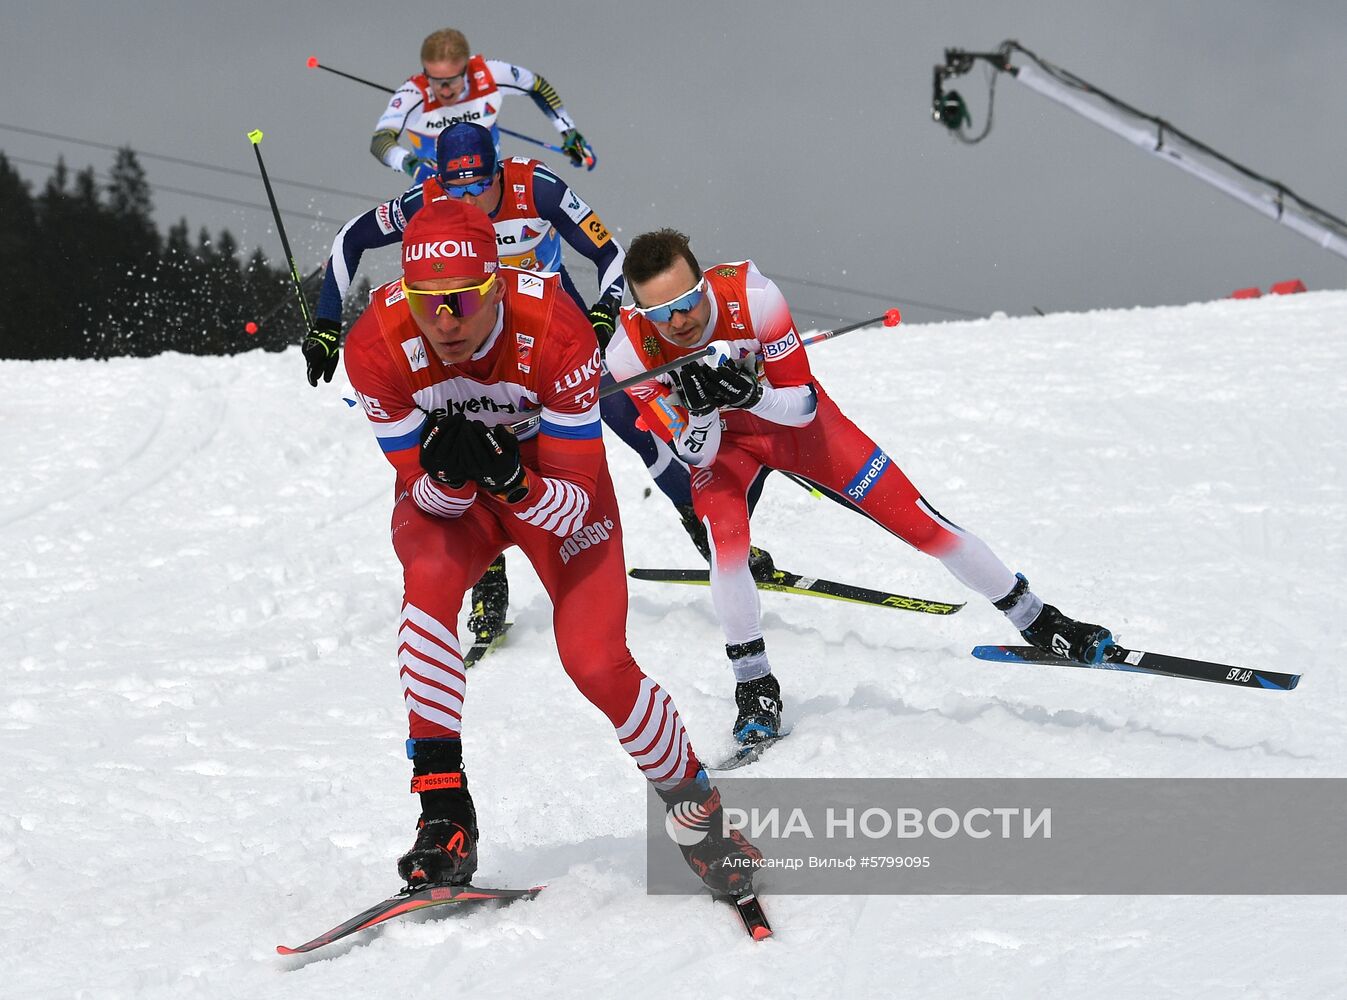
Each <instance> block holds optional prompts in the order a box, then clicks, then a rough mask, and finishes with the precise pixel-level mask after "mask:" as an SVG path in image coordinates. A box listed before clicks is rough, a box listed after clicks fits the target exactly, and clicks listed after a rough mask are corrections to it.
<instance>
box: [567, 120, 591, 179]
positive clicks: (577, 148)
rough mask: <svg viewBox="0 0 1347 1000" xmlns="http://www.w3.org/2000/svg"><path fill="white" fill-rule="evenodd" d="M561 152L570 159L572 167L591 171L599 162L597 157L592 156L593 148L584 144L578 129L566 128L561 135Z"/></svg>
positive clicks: (583, 138)
mask: <svg viewBox="0 0 1347 1000" xmlns="http://www.w3.org/2000/svg"><path fill="white" fill-rule="evenodd" d="M561 151H562V152H563V153H565V154H566V155H567V156H569V157H570V158H571V166H573V167H588V168H589V169H590V170H593V169H594V165H595V164H596V163H598V162H599V160H598V157H596V156H595V155H594V149H593V147H592V146H590V144H589V143H587V142H585V137H584V136H583V135H581V134H580V130H579V129H578V128H568V129H567V130H566V131H565V132H564V133H563V134H562V136H561Z"/></svg>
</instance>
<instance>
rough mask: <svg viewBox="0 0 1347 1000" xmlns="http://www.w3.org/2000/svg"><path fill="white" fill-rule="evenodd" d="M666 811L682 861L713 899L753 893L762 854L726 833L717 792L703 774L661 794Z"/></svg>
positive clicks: (735, 832) (733, 832)
mask: <svg viewBox="0 0 1347 1000" xmlns="http://www.w3.org/2000/svg"><path fill="white" fill-rule="evenodd" d="M660 798H662V799H663V800H664V805H665V808H666V809H667V810H668V813H669V815H668V818H667V820H666V821H665V828H666V829H667V830H668V832H669V836H670V837H672V838H673V840H674V841H675V842H676V843H677V844H678V848H679V850H681V851H682V852H683V860H684V861H686V862H687V864H688V867H689V868H691V869H692V871H693V874H695V875H696V876H697V877H698V878H699V879H701V880H702V883H703V884H704V885H705V886H706V887H707V888H708V889H710V890H711V892H712V893H714V894H715V895H716V896H731V897H739V896H742V895H744V894H746V893H750V892H752V891H753V873H754V872H755V871H756V870H757V866H758V864H759V863H760V862H761V861H762V852H761V851H759V850H758V849H757V848H756V847H754V846H753V845H752V844H750V843H749V842H748V839H747V838H746V837H745V836H744V835H743V834H742V833H740V832H739V831H738V830H730V831H726V830H725V814H724V811H723V810H722V809H721V805H720V789H718V788H713V787H711V780H710V779H709V778H708V777H707V776H706V772H705V771H698V772H697V776H696V777H695V778H693V779H692V780H691V781H689V782H688V783H687V784H686V785H684V786H683V787H682V788H680V789H678V790H677V791H673V792H660Z"/></svg>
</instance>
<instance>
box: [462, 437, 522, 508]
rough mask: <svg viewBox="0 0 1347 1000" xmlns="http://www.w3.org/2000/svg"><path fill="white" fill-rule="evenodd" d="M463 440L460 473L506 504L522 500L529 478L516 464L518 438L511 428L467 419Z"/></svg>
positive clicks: (517, 462)
mask: <svg viewBox="0 0 1347 1000" xmlns="http://www.w3.org/2000/svg"><path fill="white" fill-rule="evenodd" d="M462 437H463V445H462V448H463V464H462V470H463V473H464V474H465V475H466V476H467V477H468V478H469V479H475V480H477V482H478V483H480V484H481V485H482V486H484V487H485V488H486V489H487V490H488V491H489V492H491V493H495V494H496V495H497V496H500V497H503V498H504V499H505V501H506V502H507V503H518V502H519V501H520V500H523V499H524V495H525V494H527V493H528V485H527V479H528V476H527V474H526V473H525V472H524V466H523V464H522V463H521V462H520V461H519V439H518V438H516V437H515V436H514V435H513V434H512V433H510V429H509V428H508V427H490V428H488V427H487V426H486V425H485V424H483V423H480V422H479V421H476V420H469V421H467V422H466V426H465V428H464V431H463V435H462Z"/></svg>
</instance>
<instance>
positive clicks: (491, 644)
mask: <svg viewBox="0 0 1347 1000" xmlns="http://www.w3.org/2000/svg"><path fill="white" fill-rule="evenodd" d="M513 624H514V622H506V623H505V624H504V625H502V626H501V629H500V631H499V632H482V633H480V634H479V635H478V636H477V638H475V639H473V641H472V645H471V646H469V647H468V651H467V652H466V653H464V654H463V667H464V669H465V670H466V669H467V668H468V667H470V666H472V665H473V664H474V663H476V662H477V661H478V660H480V659H481V658H482V657H483V656H485V655H486V654H487V653H489V652H491V651H492V650H493V649H499V648H500V647H501V646H502V645H504V643H505V633H506V632H508V631H510V626H511V625H513Z"/></svg>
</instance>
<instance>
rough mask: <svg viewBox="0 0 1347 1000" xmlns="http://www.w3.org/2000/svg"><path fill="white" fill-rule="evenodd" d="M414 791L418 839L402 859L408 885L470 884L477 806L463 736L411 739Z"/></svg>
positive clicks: (474, 865) (401, 870) (401, 871)
mask: <svg viewBox="0 0 1347 1000" xmlns="http://www.w3.org/2000/svg"><path fill="white" fill-rule="evenodd" d="M408 747H409V752H410V753H412V755H413V756H412V770H413V777H412V791H413V792H418V793H420V796H421V818H420V819H419V820H417V823H416V842H415V843H414V844H413V845H412V849H411V850H410V851H408V852H407V853H406V854H404V855H403V856H402V857H400V858H398V874H399V875H400V876H402V878H403V879H405V880H406V882H407V887H408V888H409V889H416V888H420V887H421V886H425V885H433V884H449V885H466V884H467V883H468V882H470V881H472V876H473V875H474V874H475V873H476V871H477V810H476V809H475V808H474V807H473V804H472V794H471V793H470V792H469V791H468V779H467V777H466V776H465V775H464V774H463V750H462V744H461V743H460V742H459V741H458V740H408Z"/></svg>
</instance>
